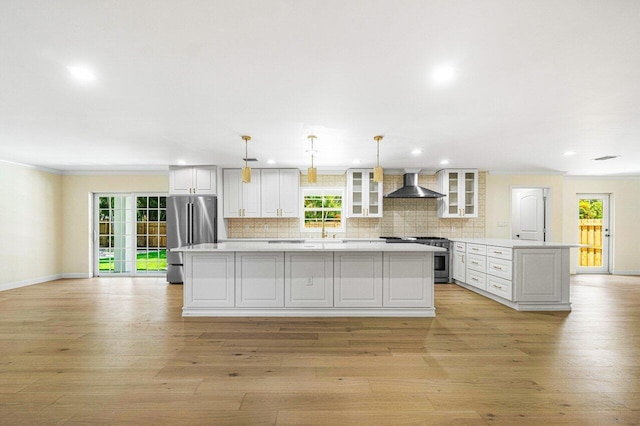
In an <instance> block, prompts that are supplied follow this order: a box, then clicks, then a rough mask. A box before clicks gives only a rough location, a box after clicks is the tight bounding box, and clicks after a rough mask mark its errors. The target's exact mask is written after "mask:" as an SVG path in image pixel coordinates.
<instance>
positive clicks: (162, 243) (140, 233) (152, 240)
mask: <svg viewBox="0 0 640 426" xmlns="http://www.w3.org/2000/svg"><path fill="white" fill-rule="evenodd" d="M136 233H137V241H136V243H137V246H138V247H150V248H153V247H158V248H166V247H167V222H137V223H136ZM112 235H113V226H112V224H111V223H110V222H100V247H109V237H110V236H112Z"/></svg>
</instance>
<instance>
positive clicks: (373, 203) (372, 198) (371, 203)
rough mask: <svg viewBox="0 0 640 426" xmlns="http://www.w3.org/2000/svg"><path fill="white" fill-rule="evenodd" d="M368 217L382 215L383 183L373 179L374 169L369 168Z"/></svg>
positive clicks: (366, 213)
mask: <svg viewBox="0 0 640 426" xmlns="http://www.w3.org/2000/svg"><path fill="white" fill-rule="evenodd" d="M366 175H367V176H368V179H367V207H366V209H367V210H366V212H365V215H366V217H382V183H377V182H374V181H373V170H367V173H366Z"/></svg>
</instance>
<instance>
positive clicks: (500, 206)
mask: <svg viewBox="0 0 640 426" xmlns="http://www.w3.org/2000/svg"><path fill="white" fill-rule="evenodd" d="M563 184H564V178H563V176H561V175H507V174H491V173H488V174H487V199H486V206H487V207H486V209H487V210H486V215H487V216H486V217H487V223H486V230H487V237H488V238H511V188H517V187H531V188H533V187H544V188H550V189H551V237H550V239H549V240H550V241H555V242H563V202H564V200H563ZM564 242H571V241H564Z"/></svg>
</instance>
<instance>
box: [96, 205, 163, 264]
mask: <svg viewBox="0 0 640 426" xmlns="http://www.w3.org/2000/svg"><path fill="white" fill-rule="evenodd" d="M166 201H167V197H166V196H163V195H157V194H153V195H147V194H96V195H95V213H96V216H95V220H96V229H97V241H96V244H95V252H94V259H95V260H94V274H95V275H96V276H103V275H114V274H117V275H141V274H146V275H161V274H164V273H166V269H167V248H166V247H167V222H166V216H167V209H166Z"/></svg>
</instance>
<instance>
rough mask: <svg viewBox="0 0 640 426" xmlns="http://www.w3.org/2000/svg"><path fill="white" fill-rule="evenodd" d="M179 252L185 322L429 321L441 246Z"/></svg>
mask: <svg viewBox="0 0 640 426" xmlns="http://www.w3.org/2000/svg"><path fill="white" fill-rule="evenodd" d="M174 250H175V251H180V252H182V253H184V267H185V282H184V290H183V295H184V299H183V300H184V301H183V308H182V315H183V316H422V317H433V316H435V307H434V301H433V252H435V251H443V250H444V249H442V248H439V247H432V246H426V245H421V244H386V243H385V242H380V241H369V242H363V241H357V242H354V241H346V242H329V241H327V242H312V243H310V242H290V243H281V242H276V243H269V242H236V241H234V242H224V243H218V244H198V245H194V246H188V247H181V248H178V249H174Z"/></svg>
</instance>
